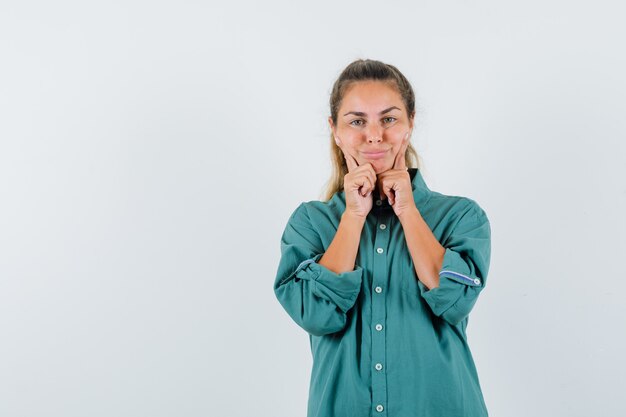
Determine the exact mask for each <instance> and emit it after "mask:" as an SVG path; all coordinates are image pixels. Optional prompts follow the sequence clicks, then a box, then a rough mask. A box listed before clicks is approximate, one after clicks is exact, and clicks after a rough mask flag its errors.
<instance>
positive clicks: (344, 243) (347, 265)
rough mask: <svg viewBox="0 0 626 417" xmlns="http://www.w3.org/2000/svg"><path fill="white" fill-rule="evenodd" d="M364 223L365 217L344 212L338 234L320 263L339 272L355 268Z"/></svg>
mask: <svg viewBox="0 0 626 417" xmlns="http://www.w3.org/2000/svg"><path fill="white" fill-rule="evenodd" d="M364 224H365V218H364V217H360V216H355V215H351V214H350V213H348V212H344V213H343V215H342V216H341V221H340V222H339V226H338V228H337V234H335V237H334V238H333V241H332V242H331V243H330V245H328V248H327V249H326V252H325V253H324V256H322V258H321V259H320V260H319V263H320V265H323V266H325V267H326V268H328V269H329V270H331V271H333V272H335V273H337V274H339V273H342V272H347V271H352V270H354V264H355V262H356V255H357V253H358V251H359V242H360V241H361V232H362V231H363V225H364Z"/></svg>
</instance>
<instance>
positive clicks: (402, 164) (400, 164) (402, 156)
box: [393, 132, 409, 169]
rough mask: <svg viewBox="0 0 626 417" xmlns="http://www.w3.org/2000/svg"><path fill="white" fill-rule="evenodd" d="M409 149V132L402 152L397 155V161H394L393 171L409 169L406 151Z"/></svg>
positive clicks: (401, 147)
mask: <svg viewBox="0 0 626 417" xmlns="http://www.w3.org/2000/svg"><path fill="white" fill-rule="evenodd" d="M408 147H409V132H406V135H404V139H403V140H402V145H401V146H400V150H399V151H398V153H397V154H396V159H395V160H394V161H393V169H407V168H406V150H407V148H408Z"/></svg>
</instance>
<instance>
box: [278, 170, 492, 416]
mask: <svg viewBox="0 0 626 417" xmlns="http://www.w3.org/2000/svg"><path fill="white" fill-rule="evenodd" d="M409 172H410V174H411V183H412V188H413V196H414V199H415V205H416V207H417V208H418V210H419V212H420V213H421V215H422V217H423V218H424V220H425V221H426V223H427V224H428V226H429V227H430V229H431V230H432V232H433V234H434V235H435V237H436V238H437V240H438V241H439V242H440V243H441V245H442V246H443V247H444V248H445V256H444V259H443V266H442V268H441V270H440V272H439V278H440V284H439V286H438V287H435V288H432V289H431V290H428V288H427V287H426V286H425V285H424V284H422V282H421V281H419V280H418V279H417V274H416V272H415V269H414V266H413V260H412V258H411V255H410V253H409V251H408V247H407V244H406V240H405V236H404V232H403V229H402V224H401V223H400V221H399V219H398V218H397V216H396V215H395V213H394V211H393V208H392V207H391V206H390V205H389V203H388V201H387V199H385V200H382V201H381V200H380V199H379V196H378V194H377V193H376V192H374V193H372V196H373V198H374V203H375V204H374V205H373V207H372V210H371V211H370V213H369V214H368V216H367V219H366V221H365V224H364V226H363V230H362V232H361V240H360V243H359V250H358V254H357V257H356V264H355V268H354V270H353V271H347V272H343V273H340V274H336V273H334V272H332V271H331V270H329V269H327V268H325V267H324V266H322V265H320V264H319V263H317V261H318V260H319V259H320V258H321V257H322V255H323V254H324V251H325V249H326V248H327V247H328V246H329V245H330V243H331V242H332V240H333V238H334V236H335V233H336V231H337V228H338V225H339V222H340V220H341V215H342V214H343V212H344V210H345V208H346V204H345V192H343V191H341V192H338V193H335V194H334V195H333V197H332V198H331V199H330V201H328V202H321V201H309V202H303V203H301V204H300V205H299V206H298V207H297V208H296V209H295V211H294V212H293V214H292V215H291V216H290V218H289V220H288V222H287V225H286V227H285V230H284V232H283V234H282V237H281V245H280V247H281V258H280V262H279V265H278V272H277V275H276V279H275V281H274V292H275V294H276V297H277V298H278V301H279V302H280V304H281V305H282V306H283V308H284V309H285V310H286V312H287V313H288V314H289V316H290V317H291V318H292V319H293V321H295V322H296V324H298V326H300V327H301V328H302V329H304V330H305V331H306V332H307V333H308V335H309V340H310V344H311V353H312V356H313V366H312V370H311V379H310V388H309V400H308V413H307V416H308V417H365V416H389V417H484V416H488V412H487V407H486V405H485V402H484V399H483V395H482V391H481V387H480V383H479V380H478V374H477V372H476V368H475V366H474V361H473V358H472V354H471V352H470V348H469V345H468V342H467V335H466V328H467V323H468V315H469V313H470V311H471V310H472V307H473V306H474V305H475V303H476V300H477V298H478V295H479V294H480V292H481V291H482V290H483V288H484V287H485V284H486V281H487V272H488V269H489V260H490V256H491V228H490V225H489V220H488V219H487V216H486V214H485V212H484V211H483V210H482V208H481V207H480V206H479V205H478V204H477V203H476V202H475V201H474V200H472V199H470V198H467V197H461V196H450V195H444V194H441V193H438V192H436V191H431V190H430V189H429V188H428V187H427V186H426V183H425V182H424V179H423V178H422V175H421V173H420V171H419V170H418V169H417V168H409Z"/></svg>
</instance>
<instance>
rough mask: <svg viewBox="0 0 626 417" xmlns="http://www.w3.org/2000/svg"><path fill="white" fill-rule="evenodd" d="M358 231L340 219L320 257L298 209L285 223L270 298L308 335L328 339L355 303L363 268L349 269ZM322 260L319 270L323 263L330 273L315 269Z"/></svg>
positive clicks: (316, 239)
mask: <svg viewBox="0 0 626 417" xmlns="http://www.w3.org/2000/svg"><path fill="white" fill-rule="evenodd" d="M312 215H315V213H313V214H312ZM359 227H362V225H359V222H358V221H355V220H354V219H352V218H349V217H347V216H346V217H345V218H343V217H342V220H341V221H340V224H339V226H338V230H337V232H336V234H335V237H334V239H333V241H332V242H331V244H330V245H329V248H328V251H326V253H327V254H328V256H325V255H326V253H325V251H324V245H323V242H322V241H321V239H320V236H319V233H318V231H317V229H316V226H315V223H314V222H312V221H311V218H310V217H309V213H308V210H307V206H306V205H305V204H304V203H303V204H300V206H298V208H297V209H296V210H295V211H294V213H293V214H292V215H291V217H290V218H289V221H288V222H287V226H286V227H285V231H284V232H283V235H282V238H281V244H280V248H281V258H280V262H279V265H278V271H277V273H276V279H275V280H274V292H275V294H276V298H278V301H279V302H280V304H281V305H282V306H283V308H284V309H285V311H286V312H287V313H288V314H289V316H291V318H292V319H293V320H294V321H295V322H296V324H298V325H299V326H300V327H301V328H303V329H304V330H306V331H307V332H308V333H309V334H312V335H315V336H322V335H326V334H331V333H335V332H338V331H340V330H342V329H343V328H344V327H345V325H346V321H347V316H346V314H347V312H348V311H349V310H350V309H351V308H352V307H353V306H354V304H355V303H356V299H357V297H358V295H359V293H360V291H361V283H362V279H363V268H361V267H360V266H355V265H354V263H355V259H356V250H357V248H358V240H357V239H359V240H360V231H358V230H359ZM355 235H356V236H357V237H355ZM331 246H332V248H331ZM342 250H346V252H347V254H346V253H343V254H342V253H341V251H342ZM353 251H354V252H355V253H354V254H353V253H352V252H353ZM346 255H347V256H346ZM322 256H324V261H325V262H324V264H326V262H328V265H330V266H331V268H333V269H330V268H328V267H326V266H325V265H323V264H321V263H320V261H321V258H322ZM335 271H345V272H339V273H337V272H335Z"/></svg>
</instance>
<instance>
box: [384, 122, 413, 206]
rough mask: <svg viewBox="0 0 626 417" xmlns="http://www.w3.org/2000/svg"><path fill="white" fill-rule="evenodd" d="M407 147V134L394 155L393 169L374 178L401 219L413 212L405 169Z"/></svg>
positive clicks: (407, 173)
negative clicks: (405, 214)
mask: <svg viewBox="0 0 626 417" xmlns="http://www.w3.org/2000/svg"><path fill="white" fill-rule="evenodd" d="M408 146H409V133H408V132H407V134H406V135H405V136H404V140H403V141H402V145H401V146H400V150H399V151H398V153H397V154H396V159H395V160H394V162H393V167H392V168H391V169H389V170H387V171H385V172H381V173H380V174H378V175H377V176H376V178H377V181H376V182H377V183H378V187H379V189H380V190H382V192H383V193H384V194H385V195H386V196H387V198H388V199H389V204H391V207H393V211H394V212H395V213H396V216H398V217H401V216H402V215H403V214H404V213H407V212H409V211H410V210H415V209H416V206H415V200H414V199H413V188H412V185H411V175H410V174H409V171H408V168H407V167H406V149H407V148H408Z"/></svg>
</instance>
